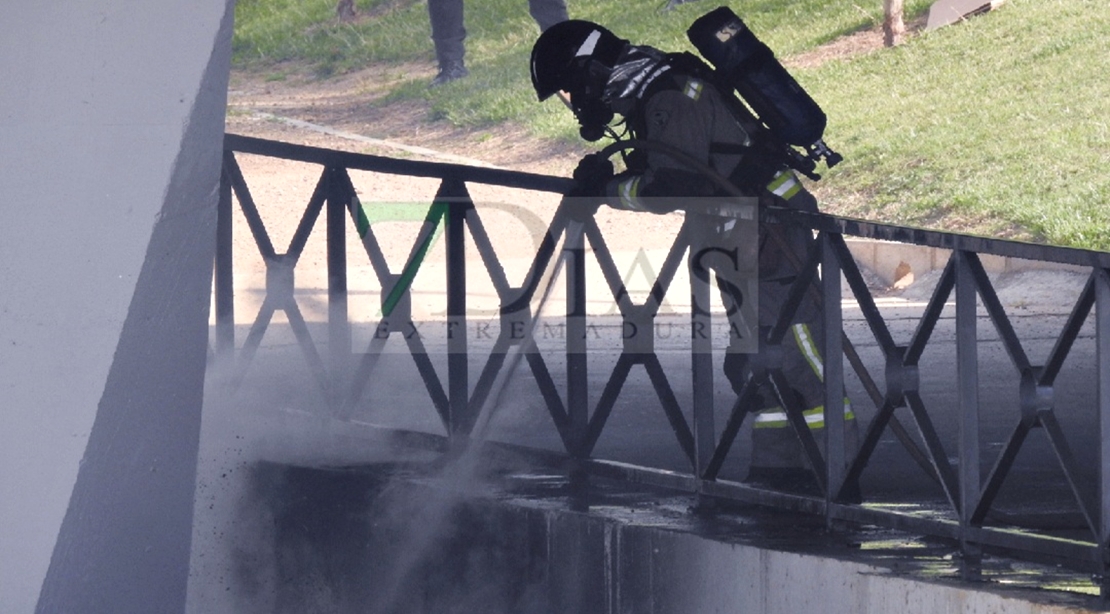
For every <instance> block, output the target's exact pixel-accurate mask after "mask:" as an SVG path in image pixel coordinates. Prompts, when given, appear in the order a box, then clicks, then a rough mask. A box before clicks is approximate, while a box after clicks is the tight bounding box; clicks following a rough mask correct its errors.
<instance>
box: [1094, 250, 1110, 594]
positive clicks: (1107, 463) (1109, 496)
mask: <svg viewBox="0 0 1110 614" xmlns="http://www.w3.org/2000/svg"><path fill="white" fill-rule="evenodd" d="M1094 281H1095V344H1096V347H1095V354H1096V356H1095V367H1096V368H1097V369H1098V376H1097V377H1098V391H1097V394H1098V428H1099V464H1098V469H1099V470H1098V479H1099V526H1098V548H1099V552H1100V554H1101V557H1100V560H1099V563H1100V565H1101V567H1102V569H1101V574H1099V575H1100V577H1099V592H1100V593H1101V596H1102V599H1103V600H1110V269H1104V268H1097V269H1096V270H1095V272H1094Z"/></svg>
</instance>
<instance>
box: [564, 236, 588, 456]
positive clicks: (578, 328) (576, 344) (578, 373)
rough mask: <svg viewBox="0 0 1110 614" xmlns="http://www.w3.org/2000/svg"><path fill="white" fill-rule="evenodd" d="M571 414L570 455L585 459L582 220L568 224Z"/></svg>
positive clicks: (583, 250) (586, 418)
mask: <svg viewBox="0 0 1110 614" xmlns="http://www.w3.org/2000/svg"><path fill="white" fill-rule="evenodd" d="M564 249H566V250H567V252H568V254H567V255H568V256H569V258H568V261H567V267H566V271H567V417H568V418H569V421H570V435H571V436H570V437H569V440H570V442H571V449H570V450H568V451H569V452H570V456H571V457H572V458H574V459H575V460H578V461H581V460H584V458H583V457H584V456H585V446H586V439H587V436H588V431H589V391H588V389H587V387H588V385H589V377H588V373H587V368H588V364H587V356H586V333H587V329H586V247H585V235H584V233H583V228H582V224H581V223H579V222H573V221H572V222H570V223H569V224H568V225H567V231H566V243H565V247H564Z"/></svg>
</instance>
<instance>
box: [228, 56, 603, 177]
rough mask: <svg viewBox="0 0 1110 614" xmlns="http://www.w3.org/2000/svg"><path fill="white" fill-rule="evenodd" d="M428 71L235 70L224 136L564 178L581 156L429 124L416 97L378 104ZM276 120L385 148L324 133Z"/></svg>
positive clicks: (512, 128)
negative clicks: (325, 75)
mask: <svg viewBox="0 0 1110 614" xmlns="http://www.w3.org/2000/svg"><path fill="white" fill-rule="evenodd" d="M434 72H435V69H434V67H433V66H431V65H429V64H425V63H410V64H402V65H388V66H386V65H375V66H369V67H367V68H365V69H362V70H359V71H356V72H352V73H348V74H344V75H341V76H337V77H334V78H330V79H323V80H321V79H317V78H314V77H313V76H311V75H310V74H309V73H308V72H307V71H305V70H303V69H300V68H298V67H295V66H279V67H276V68H275V69H271V70H269V71H268V72H267V73H266V74H261V73H249V72H241V71H235V72H233V74H232V79H231V88H230V90H229V92H228V118H227V131H228V132H231V133H235V134H243V135H247V136H255V137H259V138H268V139H275V140H282V141H290V142H296V143H303V144H313V145H317V146H321V147H328V148H331V149H338V150H343V151H355V152H361V153H372V154H377V155H391V156H397V157H414V154H413V153H412V152H411V151H406V150H405V149H404V147H401V146H411V147H420V148H426V149H430V150H434V151H438V152H443V153H445V154H450V155H453V156H460V157H465V158H468V159H471V160H473V161H475V162H479V161H480V162H484V163H487V164H491V165H493V166H498V167H502V168H509V169H513V170H520V171H527V172H535V173H544V174H555V175H565V174H567V173H569V171H570V170H571V169H573V168H574V164H575V163H576V161H577V160H578V158H579V157H580V156H581V155H582V154H583V153H584V152H585V151H586V147H585V145H582V146H575V145H563V144H558V143H548V142H541V141H539V140H537V139H535V138H534V137H532V136H530V135H529V134H528V133H527V132H526V131H525V130H524V129H523V128H522V127H520V126H516V125H513V124H503V125H500V126H496V127H493V128H479V129H475V128H462V127H459V126H455V125H452V124H451V123H450V122H448V121H445V120H442V119H435V118H434V117H433V114H432V112H431V110H430V109H429V106H428V104H427V103H426V102H425V101H422V100H401V101H396V102H391V103H388V104H383V103H382V99H383V98H384V96H385V95H386V94H388V93H389V91H390V90H391V89H392V88H394V87H395V86H396V85H397V84H398V83H400V82H401V81H406V80H411V79H413V78H417V79H422V78H427V79H429V80H430V79H431V77H432V76H433V75H434ZM277 118H289V119H293V120H298V121H301V122H308V123H311V124H315V125H318V126H325V127H327V128H329V129H331V130H333V131H336V132H346V133H350V134H353V135H359V136H362V137H368V138H369V139H376V140H380V141H386V142H388V143H380V144H370V143H368V142H366V141H359V140H354V139H350V138H344V137H342V136H336V135H334V134H332V135H328V134H323V133H320V132H318V131H313V130H310V129H305V128H304V127H295V126H291V125H289V124H287V123H283V122H282V121H280V120H278V119H277ZM389 143H393V144H396V145H397V147H393V146H391V145H390V144H389ZM415 157H422V156H420V155H415ZM424 157H427V156H424Z"/></svg>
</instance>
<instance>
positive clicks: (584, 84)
mask: <svg viewBox="0 0 1110 614" xmlns="http://www.w3.org/2000/svg"><path fill="white" fill-rule="evenodd" d="M627 45H628V41H626V40H624V39H621V38H618V37H617V36H616V35H614V34H613V33H612V32H610V31H609V30H607V29H605V28H604V27H602V26H599V25H597V24H595V23H592V22H589V21H581V20H573V19H572V20H569V21H564V22H562V23H558V24H555V25H554V26H552V27H550V28H548V29H547V30H545V31H544V32H543V33H542V34H541V35H540V37H539V39H537V40H536V44H535V45H534V46H533V47H532V61H531V68H532V85H533V87H534V88H535V90H536V94H537V96H538V97H539V99H540V100H541V101H542V100H545V99H547V98H548V97H550V96H551V95H552V94H556V93H559V92H566V93H567V94H568V95H569V99H568V98H567V97H564V96H562V95H561V94H560V97H561V98H563V101H564V102H565V103H566V104H567V106H569V107H570V109H571V111H573V112H574V115H575V117H576V118H577V119H578V124H579V133H580V134H581V135H582V138H583V139H585V140H587V141H596V140H598V139H600V138H601V137H602V136H603V135H604V134H605V131H606V129H607V127H608V124H609V122H611V121H612V120H613V117H614V113H613V111H612V109H610V108H609V105H608V104H607V103H606V101H605V98H604V91H605V84H606V82H607V81H608V79H609V73H610V71H611V70H612V66H613V64H614V63H615V62H616V59H617V57H618V56H619V55H620V53H621V51H622V50H623V49H624V48H625V46H627Z"/></svg>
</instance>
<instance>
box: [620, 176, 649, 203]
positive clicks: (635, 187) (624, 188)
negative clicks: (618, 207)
mask: <svg viewBox="0 0 1110 614" xmlns="http://www.w3.org/2000/svg"><path fill="white" fill-rule="evenodd" d="M618 189H619V191H620V198H621V204H623V205H624V206H625V208H626V209H631V210H634V211H639V210H640V209H643V207H641V206H640V202H639V200H638V199H637V195H638V194H639V192H640V178H639V177H633V178H632V179H629V180H628V181H623V182H621V184H620V186H619V188H618Z"/></svg>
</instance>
